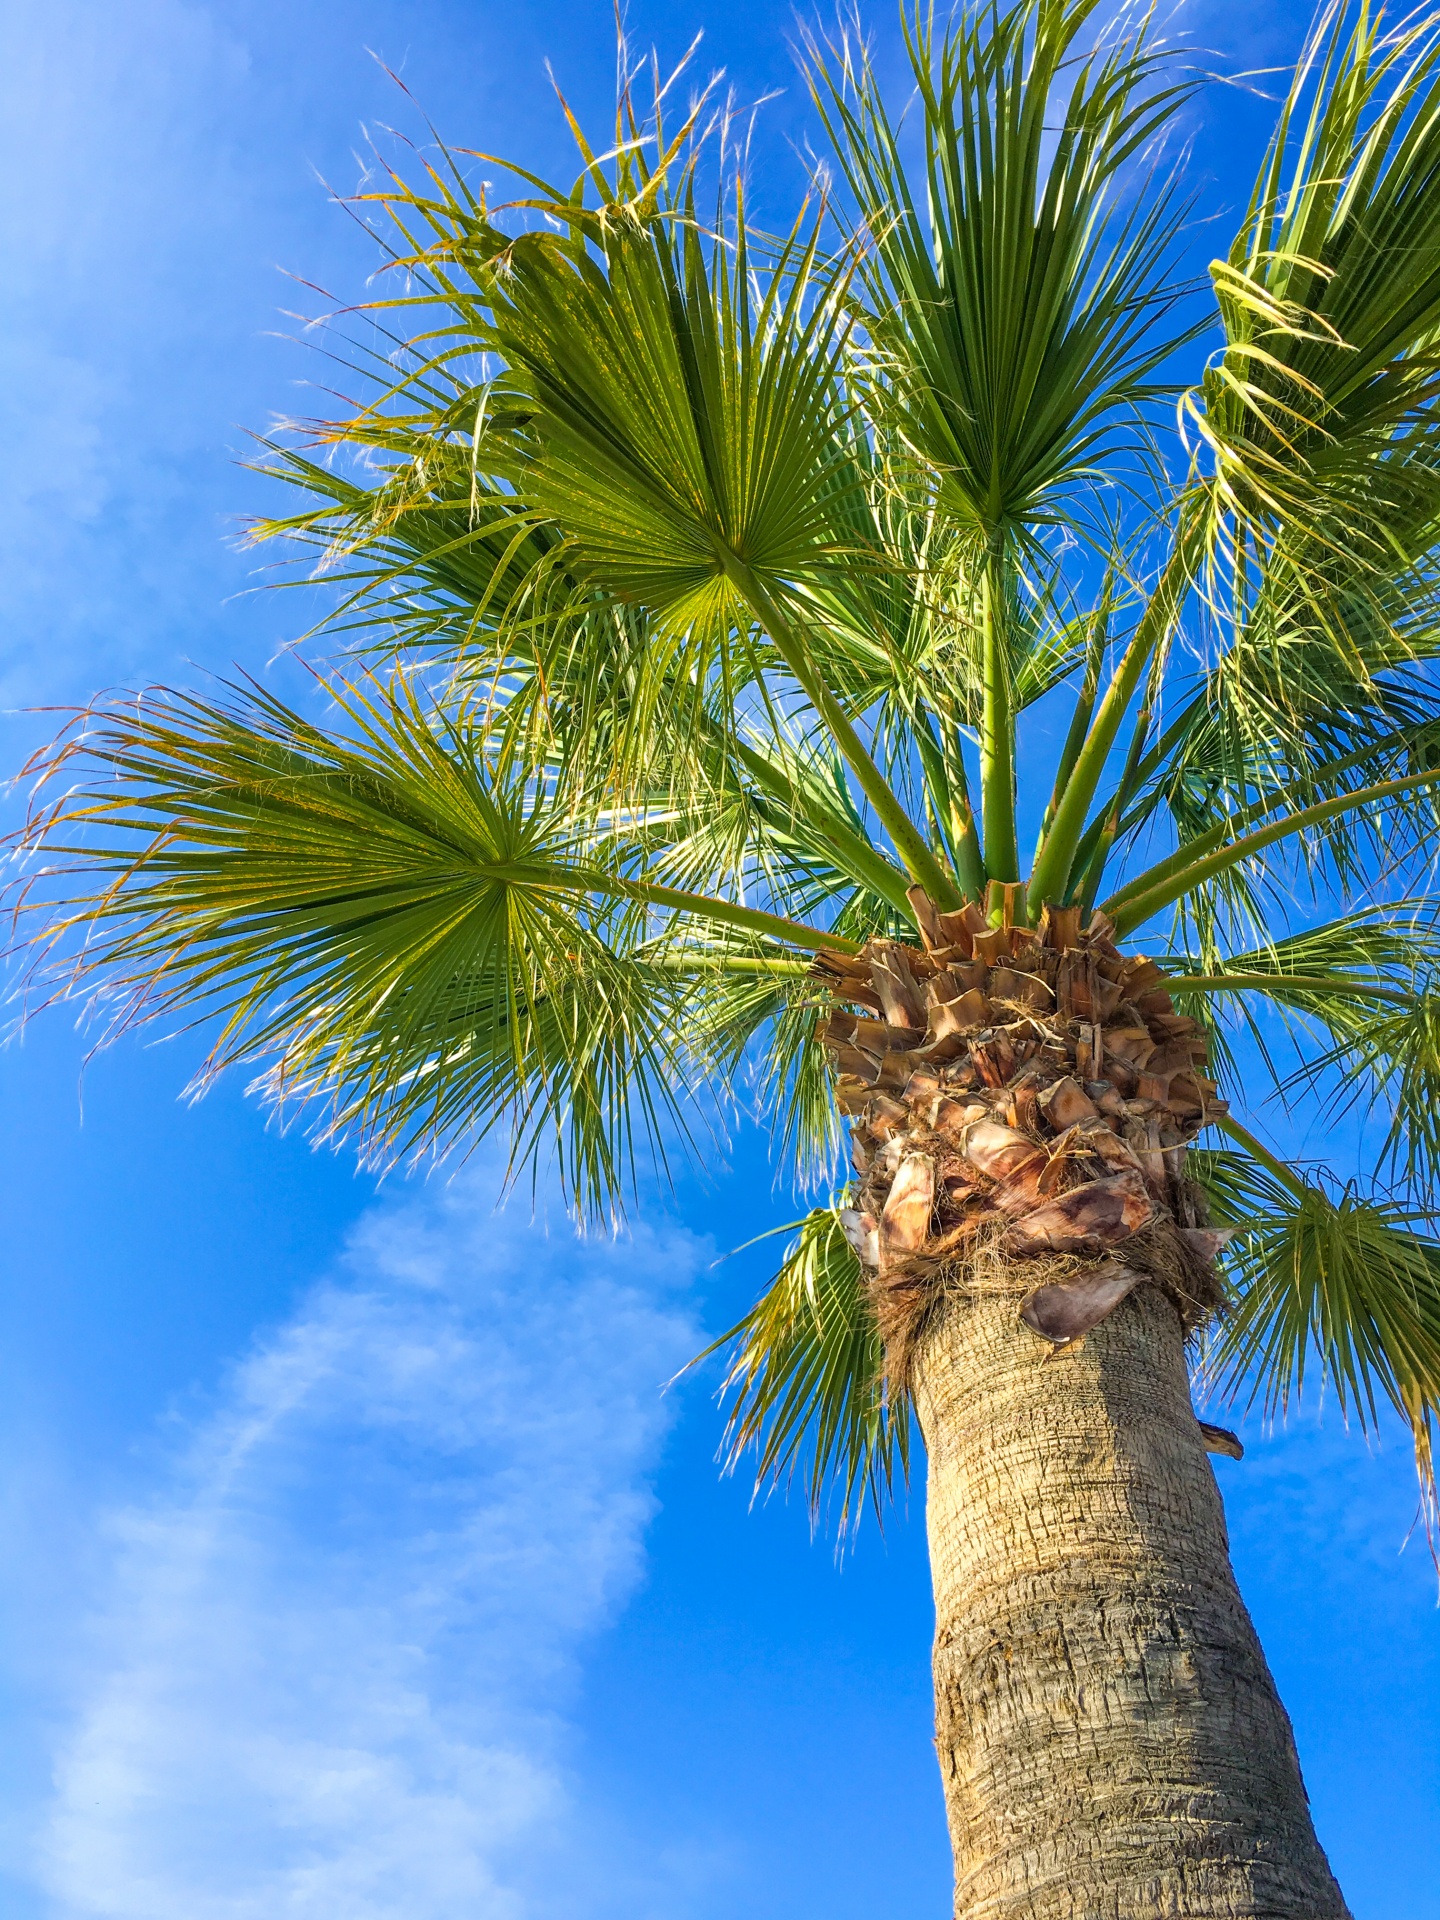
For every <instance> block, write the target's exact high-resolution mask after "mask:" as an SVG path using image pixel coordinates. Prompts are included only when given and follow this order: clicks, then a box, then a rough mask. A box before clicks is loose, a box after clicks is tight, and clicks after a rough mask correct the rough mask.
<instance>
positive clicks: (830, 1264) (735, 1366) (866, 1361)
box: [692, 1206, 910, 1537]
mask: <svg viewBox="0 0 1440 1920" xmlns="http://www.w3.org/2000/svg"><path fill="white" fill-rule="evenodd" d="M796 1224H797V1226H798V1228H799V1231H798V1233H797V1234H796V1236H795V1238H794V1239H793V1240H792V1241H791V1242H790V1244H789V1246H788V1247H787V1248H786V1251H785V1258H784V1260H783V1262H782V1263H781V1267H780V1271H779V1272H778V1273H777V1274H776V1275H775V1277H774V1279H773V1280H772V1281H771V1283H770V1285H769V1286H768V1287H767V1288H766V1290H765V1292H764V1293H763V1294H762V1295H761V1296H760V1298H759V1300H757V1301H756V1303H755V1305H754V1306H753V1307H752V1308H751V1309H750V1311H749V1312H748V1313H747V1314H746V1315H745V1317H744V1319H743V1320H741V1321H740V1322H739V1323H738V1324H737V1325H735V1326H733V1327H731V1328H730V1330H729V1332H728V1333H724V1334H722V1335H721V1336H720V1338H719V1339H718V1340H716V1341H715V1342H714V1343H713V1344H712V1345H711V1346H709V1347H707V1348H706V1350H705V1352H704V1353H703V1354H700V1355H699V1356H698V1359H699V1360H703V1359H706V1358H707V1357H708V1356H709V1355H710V1354H713V1353H716V1352H718V1351H719V1350H720V1349H722V1348H726V1347H729V1348H731V1356H730V1366H729V1369H728V1371H727V1373H726V1376H725V1384H724V1387H723V1388H722V1393H723V1394H731V1393H733V1394H734V1396H735V1399H734V1402H733V1405H732V1406H731V1408H730V1418H729V1422H728V1424H727V1427H726V1435H725V1457H726V1465H727V1467H728V1468H730V1469H732V1470H733V1469H734V1467H735V1466H736V1465H737V1464H738V1462H739V1460H740V1457H741V1455H742V1454H743V1453H745V1452H746V1450H747V1449H748V1448H750V1447H751V1446H753V1447H754V1448H755V1449H756V1453H757V1456H758V1458H757V1462H756V1474H755V1482H756V1489H757V1491H758V1490H759V1489H760V1488H761V1487H762V1486H764V1485H766V1484H767V1483H769V1484H775V1483H778V1482H779V1481H780V1480H782V1479H784V1480H787V1481H788V1480H789V1478H790V1477H791V1476H792V1475H793V1473H794V1472H795V1470H796V1468H797V1467H798V1466H799V1465H800V1463H801V1461H802V1459H803V1461H804V1463H805V1496H806V1500H807V1503H808V1505H809V1508H810V1513H811V1517H812V1520H815V1519H818V1517H819V1514H820V1510H821V1507H822V1505H823V1504H824V1500H825V1496H826V1493H827V1491H828V1490H830V1489H831V1488H834V1489H836V1490H838V1492H839V1495H840V1501H841V1506H840V1525H839V1531H840V1534H841V1535H842V1537H843V1535H844V1534H845V1533H846V1531H847V1530H853V1529H854V1528H855V1527H856V1526H857V1525H858V1524H859V1519H860V1514H861V1511H862V1509H863V1505H864V1501H865V1499H866V1497H867V1496H868V1498H869V1501H870V1504H871V1505H872V1507H873V1508H874V1510H875V1515H876V1518H877V1520H881V1521H882V1522H883V1517H884V1508H885V1504H886V1502H887V1501H888V1500H889V1499H890V1497H891V1495H892V1493H893V1492H894V1487H895V1480H896V1478H897V1475H898V1477H899V1479H900V1480H901V1482H902V1483H903V1482H905V1481H907V1480H908V1478H909V1468H910V1403H909V1401H908V1399H907V1398H905V1397H904V1396H898V1395H897V1396H894V1397H892V1396H891V1394H890V1392H889V1389H888V1385H887V1381H886V1375H885V1350H884V1345H883V1343H882V1341H881V1338H880V1330H879V1327H878V1326H877V1324H876V1321H875V1315H874V1312H873V1310H872V1308H871V1305H870V1299H869V1295H868V1293H867V1290H866V1286H865V1276H864V1273H863V1271H862V1269H861V1266H860V1261H859V1258H858V1256H857V1255H856V1253H855V1250H854V1248H853V1247H852V1246H851V1245H850V1242H849V1241H848V1240H847V1239H846V1237H845V1233H844V1230H843V1228H842V1226H841V1222H840V1213H839V1210H838V1208H836V1207H834V1206H828V1207H816V1208H813V1209H812V1210H811V1212H809V1213H808V1214H806V1216H805V1218H804V1219H803V1220H800V1221H798V1222H797V1223H796ZM692 1364H695V1363H692Z"/></svg>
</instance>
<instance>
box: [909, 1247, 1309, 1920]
mask: <svg viewBox="0 0 1440 1920" xmlns="http://www.w3.org/2000/svg"><path fill="white" fill-rule="evenodd" d="M1016 1306H1017V1301H1016V1299H1015V1297H1014V1296H1010V1297H1005V1296H1003V1295H1002V1296H999V1297H988V1298H987V1297H981V1298H977V1299H971V1300H966V1299H963V1298H959V1297H952V1298H951V1299H950V1300H948V1301H947V1302H946V1305H945V1307H944V1310H943V1311H942V1312H941V1313H940V1314H938V1315H937V1316H936V1318H935V1320H934V1321H933V1323H932V1325H931V1328H930V1330H929V1332H928V1333H927V1335H926V1336H925V1338H924V1339H923V1341H922V1343H921V1346H920V1348H919V1351H918V1353H917V1356H916V1369H915V1382H916V1404H917V1410H918V1412H919V1416H920V1421H921V1425H922V1428H923V1431H924V1434H925V1441H926V1447H927V1450H928V1455H929V1489H928V1524H929V1534H930V1553H931V1565H932V1570H933V1577H934V1584H935V1611H936V1629H935V1707H936V1746H937V1750H938V1753H939V1759H940V1767H941V1772H942V1775H943V1779H944V1787H945V1799H946V1806H947V1810H948V1815H949V1823H950V1835H951V1840H952V1843H953V1846H954V1851H955V1880H956V1891H955V1912H956V1915H957V1916H963V1920H1002V1917H1003V1920H1132V1916H1133V1920H1142V1917H1143V1920H1152V1917H1153V1916H1157V1915H1177V1916H1179V1915H1184V1916H1187V1920H1188V1917H1189V1916H1205V1920H1239V1916H1245V1917H1246V1920H1251V1917H1252V1916H1253V1917H1254V1920H1258V1917H1259V1916H1265V1917H1266V1920H1270V1917H1271V1916H1274V1917H1275V1920H1279V1917H1280V1916H1282V1915H1283V1916H1286V1920H1292V1917H1293V1920H1300V1917H1301V1916H1304V1920H1332V1917H1335V1920H1338V1917H1340V1916H1344V1915H1345V1913H1346V1907H1345V1903H1344V1901H1343V1899H1342V1897H1341V1894H1340V1890H1339V1888H1338V1887H1337V1885H1336V1883H1335V1880H1334V1878H1333V1877H1332V1875H1331V1873H1330V1870H1329V1867H1328V1866H1327V1864H1326V1861H1325V1856H1324V1854H1323V1852H1322V1851H1321V1848H1320V1845H1319V1842H1318V1841H1317V1840H1316V1837H1315V1832H1314V1828H1313V1826H1312V1824H1311V1820H1310V1813H1309V1808H1308V1804H1307V1801H1306V1796H1305V1789H1304V1786H1303V1784H1302V1782H1301V1778H1300V1766H1299V1761H1298V1759H1297V1757H1296V1752H1295V1743H1294V1739H1293V1737H1292V1735H1291V1731H1290V1722H1289V1719H1288V1718H1287V1716H1286V1713H1285V1709H1284V1708H1283V1707H1282V1706H1281V1704H1280V1700H1279V1696H1278V1695H1277V1693H1276V1690H1275V1685H1274V1682H1273V1681H1272V1680H1271V1677H1270V1673H1269V1670H1268V1668H1267V1667H1266V1664H1265V1657H1264V1655H1263V1653H1262V1652H1261V1650H1260V1643H1259V1640H1258V1639H1257V1637H1256V1634H1255V1629H1254V1627H1253V1626H1252V1625H1251V1622H1250V1616H1249V1614H1248V1613H1247V1612H1246V1610H1245V1606H1244V1603H1243V1601H1242V1600H1241V1598H1240V1595H1239V1592H1238V1590H1237V1588H1236V1585H1235V1579H1234V1575H1233V1573H1232V1572H1231V1568H1230V1559H1229V1552H1228V1547H1227V1541H1226V1532H1225V1520H1224V1514H1223V1512H1222V1509H1221V1503H1220V1494H1219V1490H1218V1488H1217V1486H1216V1483H1215V1476H1214V1474H1213V1472H1212V1470H1211V1467H1210V1464H1209V1460H1208V1459H1207V1456H1206V1452H1205V1447H1204V1441H1203V1438H1202V1435H1201V1432H1200V1428H1199V1425H1198V1423H1197V1421H1196V1419H1195V1415H1194V1413H1193V1411H1192V1409H1191V1403H1190V1389H1189V1383H1188V1380H1187V1378H1186V1371H1185V1364H1184V1355H1183V1350H1182V1334H1181V1326H1180V1320H1179V1316H1178V1314H1177V1313H1176V1310H1175V1308H1174V1306H1173V1305H1172V1304H1171V1303H1170V1301H1169V1300H1167V1299H1165V1298H1164V1297H1163V1295H1162V1294H1161V1293H1160V1292H1159V1291H1158V1290H1157V1289H1155V1288H1154V1287H1151V1286H1148V1285H1146V1286H1141V1287H1139V1288H1137V1289H1136V1290H1135V1292H1134V1293H1132V1294H1131V1295H1130V1297H1129V1298H1128V1299H1126V1300H1125V1301H1124V1302H1123V1303H1122V1304H1121V1305H1120V1306H1119V1307H1118V1308H1117V1309H1116V1310H1115V1312H1114V1313H1112V1314H1111V1315H1110V1316H1109V1318H1108V1319H1106V1320H1105V1321H1104V1322H1103V1323H1102V1324H1101V1325H1100V1326H1098V1327H1096V1328H1095V1329H1094V1330H1093V1331H1092V1332H1090V1333H1088V1334H1087V1335H1086V1336H1085V1339H1084V1341H1083V1342H1082V1343H1081V1344H1080V1345H1079V1346H1078V1347H1073V1348H1066V1349H1063V1350H1062V1351H1060V1352H1059V1353H1058V1354H1056V1355H1054V1357H1051V1355H1050V1354H1049V1352H1048V1351H1047V1349H1046V1348H1045V1346H1044V1344H1043V1343H1042V1342H1041V1341H1040V1340H1039V1339H1038V1338H1036V1337H1034V1336H1033V1335H1031V1334H1030V1333H1029V1332H1028V1331H1027V1329H1026V1328H1024V1327H1023V1326H1020V1325H1019V1324H1018V1323H1017V1317H1016Z"/></svg>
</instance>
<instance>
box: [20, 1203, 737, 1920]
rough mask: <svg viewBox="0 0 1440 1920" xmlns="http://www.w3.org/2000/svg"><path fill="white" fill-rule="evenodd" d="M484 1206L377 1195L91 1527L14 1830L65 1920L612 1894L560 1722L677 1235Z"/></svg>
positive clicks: (624, 1574)
mask: <svg viewBox="0 0 1440 1920" xmlns="http://www.w3.org/2000/svg"><path fill="white" fill-rule="evenodd" d="M492 1190H493V1181H492V1182H491V1183H490V1184H489V1185H487V1183H486V1182H485V1181H484V1180H483V1179H479V1178H477V1179H475V1180H473V1181H471V1180H467V1181H465V1182H462V1183H460V1184H459V1185H456V1186H452V1187H451V1188H449V1189H446V1190H443V1191H437V1192H432V1193H430V1194H427V1195H426V1196H424V1197H422V1198H420V1199H413V1200H410V1201H409V1202H407V1203H405V1204H402V1205H393V1204H392V1205H386V1206H382V1207H380V1208H377V1209H375V1210H374V1211H373V1212H372V1213H371V1214H370V1215H369V1216H367V1218H366V1220H365V1221H364V1222H363V1223H362V1227H361V1230H360V1231H359V1233H358V1234H357V1235H356V1237H355V1239H354V1242H353V1244H352V1246H351V1247H350V1249H349V1252H348V1255H347V1258H346V1261H345V1264H344V1270H343V1272H342V1274H341V1276H340V1277H339V1278H338V1279H337V1280H335V1281H333V1282H331V1283H328V1284H326V1285H324V1286H322V1287H320V1288H318V1289H317V1290H316V1291H315V1292H314V1293H313V1294H312V1295H311V1296H310V1297H309V1298H308V1299H306V1300H305V1301H304V1302H303V1303H302V1305H301V1307H300V1309H299V1310H298V1311H297V1313H296V1314H295V1316H294V1317H293V1318H292V1319H291V1320H290V1321H289V1322H288V1323H287V1324H286V1325H284V1326H283V1327H281V1328H280V1329H279V1330H278V1332H276V1333H275V1334H274V1335H273V1336H271V1337H269V1338H267V1339H266V1340H265V1341H264V1342H263V1343H262V1344H261V1345H260V1346H259V1347H258V1348H257V1350H256V1351H255V1352H254V1353H253V1354H252V1355H251V1356H250V1357H249V1358H248V1359H246V1360H245V1361H244V1362H243V1364H241V1365H240V1366H238V1367H237V1368H236V1369H235V1371H234V1373H233V1376H232V1377H231V1379H230V1380H229V1382H228V1383H227V1385H226V1386H225V1388H224V1390H223V1392H222V1393H221V1395H220V1396H219V1398H218V1401H217V1403H216V1405H215V1406H214V1407H213V1409H212V1410H211V1411H210V1412H209V1414H208V1415H207V1416H206V1417H205V1418H204V1419H203V1420H202V1421H201V1422H200V1423H199V1424H198V1425H196V1426H194V1427H193V1428H192V1429H191V1430H190V1432H189V1433H188V1435H187V1436H186V1437H185V1439H184V1440H183V1442H182V1443H181V1444H179V1445H177V1446H176V1447H175V1449H174V1450H173V1452H172V1456H171V1459H170V1462H169V1465H168V1466H167V1467H166V1468H165V1470H164V1471H163V1473H162V1475H161V1483H160V1486H159V1489H158V1490H157V1491H156V1492H155V1494H154V1495H153V1497H152V1498H150V1499H149V1500H148V1501H146V1502H145V1503H144V1504H141V1505H135V1506H132V1507H131V1508H129V1509H128V1510H126V1511H124V1512H121V1513H117V1514H115V1515H113V1516H111V1518H110V1520H109V1522H108V1523H107V1525H108V1532H109V1536H110V1539H111V1541H112V1543H113V1558H112V1562H111V1566H110V1571H109V1573H108V1576H107V1578H106V1584H105V1591H104V1594H103V1597H102V1600H101V1603H100V1604H99V1606H98V1607H97V1609H96V1612H95V1617H94V1619H93V1622H92V1624H91V1626H90V1628H89V1630H88V1640H87V1643H86V1644H87V1653H86V1655H85V1658H84V1661H83V1663H82V1666H83V1670H84V1671H85V1672H86V1673H87V1674H88V1678H87V1679H86V1681H85V1683H84V1685H83V1687H82V1689H81V1697H80V1700H79V1704H78V1709H77V1711H76V1713H75V1715H74V1719H73V1723H72V1725H71V1728H70V1731H69V1732H68V1734H67V1735H66V1736H65V1737H64V1739H63V1741H62V1743H61V1746H60V1749H59V1753H58V1759H57V1767H56V1776H55V1780H56V1785H55V1792H54V1798H53V1803H52V1804H51V1806H50V1808H49V1810H48V1814H47V1816H46V1821H45V1827H44V1832H43V1837H42V1841H41V1846H40V1858H39V1866H38V1874H39V1878H40V1880H41V1881H42V1883H43V1885H44V1886H45V1888H46V1889H47V1891H48V1893H49V1895H50V1898H51V1900H52V1901H53V1903H54V1904H53V1909H52V1910H53V1912H54V1913H55V1914H56V1915H57V1916H65V1920H82V1917H83V1920H99V1917H100V1916H103V1917H104V1920H340V1916H343V1920H402V1916H403V1920H460V1916H462V1915H463V1916H464V1920H478V1917H479V1916H486V1917H488V1916H494V1917H495V1920H523V1917H525V1916H530V1915H532V1914H539V1913H542V1912H544V1913H547V1914H548V1913H551V1912H557V1913H558V1912H560V1911H565V1912H566V1913H568V1914H570V1915H579V1914H584V1913H588V1912H594V1913H599V1912H601V1911H609V1910H610V1903H609V1898H608V1896H607V1897H604V1898H602V1897H601V1896H600V1895H599V1894H598V1893H597V1894H596V1895H595V1897H594V1898H593V1899H592V1898H591V1897H590V1895H589V1894H588V1893H587V1892H586V1891H585V1888H586V1886H587V1885H588V1884H589V1882H590V1880H591V1878H592V1875H591V1872H590V1869H589V1868H588V1867H587V1866H586V1860H587V1859H588V1858H590V1857H591V1856H592V1855H593V1853H594V1849H595V1846H596V1836H595V1834H594V1833H593V1832H587V1824H586V1815H585V1810H584V1808H583V1806H577V1805H575V1804H574V1803H573V1796H572V1793H571V1790H570V1774H569V1769H568V1765H567V1755H566V1724H565V1719H564V1712H565V1707H566V1702H567V1697H568V1695H569V1692H570V1689H571V1687H572V1686H573V1683H574V1679H575V1674H576V1668H577V1658H578V1656H579V1654H580V1653H581V1651H582V1650H583V1645H584V1642H585V1639H586V1636H587V1635H589V1634H592V1633H593V1632H595V1631H596V1630H597V1629H598V1628H599V1627H601V1626H602V1625H603V1624H604V1623H605V1622H606V1621H607V1620H608V1619H609V1618H611V1617H612V1616H613V1614H614V1611H615V1609H616V1608H617V1606H618V1605H619V1604H620V1603H621V1602H622V1601H623V1599H624V1597H625V1595H626V1594H627V1593H628V1592H629V1591H631V1589H632V1588H633V1586H634V1584H635V1582H636V1580H637V1579H638V1577H639V1576H640V1573H641V1570H642V1565H643V1533H644V1528H645V1525H646V1521H647V1518H648V1517H649V1515H650V1513H651V1510H652V1504H653V1499H652V1495H651V1492H650V1490H649V1486H648V1483H647V1473H648V1470H649V1469H650V1467H651V1466H652V1465H653V1463H654V1459H655V1456H656V1453H657V1450H658V1447H659V1444H660V1441H661V1438H662V1434H663V1430H664V1426H665V1423H666V1417H667V1416H666V1407H665V1403H664V1402H663V1401H662V1399H661V1397H660V1394H659V1387H660V1384H661V1382H662V1381H663V1380H664V1379H665V1378H666V1377H667V1376H668V1375H669V1374H670V1373H672V1372H673V1371H674V1369H675V1368H676V1366H677V1365H679V1364H680V1363H681V1362H683V1360H684V1359H685V1358H687V1357H688V1356H689V1354H690V1353H692V1352H693V1351H694V1350H695V1347H696V1344H697V1341H698V1335H697V1333H696V1330H695V1328H694V1326H693V1325H692V1324H691V1322H690V1320H689V1317H688V1313H687V1311H686V1307H685V1302H684V1298H683V1294H680V1293H677V1291H676V1289H677V1286H682V1287H683V1283H684V1282H685V1280H686V1279H687V1277H688V1276H689V1274H690V1273H691V1272H692V1271H693V1270H694V1268H695V1266H696V1264H697V1259H698V1258H699V1256H700V1254H701V1253H702V1251H703V1248H702V1246H701V1243H699V1242H697V1241H696V1240H695V1239H694V1238H693V1237H692V1236H690V1235H688V1234H686V1233H684V1232H680V1231H669V1232H658V1233H656V1232H650V1233H646V1232H641V1233H640V1234H638V1235H637V1237H636V1238H635V1239H634V1240H632V1241H628V1242H622V1243H618V1244H609V1243H606V1244H596V1243H593V1242H592V1243H577V1242H575V1241H573V1240H572V1239H570V1238H569V1236H568V1234H562V1235H560V1236H557V1237H552V1238H549V1239H547V1238H546V1237H545V1236H544V1235H543V1234H542V1233H541V1232H540V1230H539V1229H537V1228H532V1227H530V1226H528V1225H527V1224H525V1223H523V1222H520V1221H517V1220H516V1219H515V1218H514V1217H513V1213H512V1214H510V1215H502V1216H496V1215H494V1214H493V1213H492V1212H491V1211H490V1208H489V1204H488V1199H487V1198H486V1195H487V1194H488V1193H489V1192H490V1191H492ZM612 1891H613V1889H612ZM644 1904H648V1901H646V1902H644ZM632 1911H633V1908H632Z"/></svg>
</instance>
